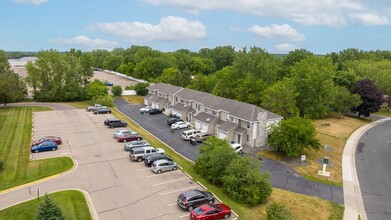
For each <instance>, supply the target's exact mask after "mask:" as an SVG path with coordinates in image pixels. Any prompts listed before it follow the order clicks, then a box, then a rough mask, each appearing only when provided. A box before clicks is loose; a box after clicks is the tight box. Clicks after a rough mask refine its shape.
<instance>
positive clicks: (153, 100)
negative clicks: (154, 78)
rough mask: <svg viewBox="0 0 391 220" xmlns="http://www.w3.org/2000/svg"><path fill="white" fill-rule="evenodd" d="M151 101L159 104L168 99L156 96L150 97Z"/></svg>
mask: <svg viewBox="0 0 391 220" xmlns="http://www.w3.org/2000/svg"><path fill="white" fill-rule="evenodd" d="M152 102H156V103H158V104H161V103H165V102H168V100H167V99H165V98H163V97H159V96H156V97H155V98H153V99H152Z"/></svg>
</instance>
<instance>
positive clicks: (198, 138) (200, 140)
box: [196, 133, 213, 143]
mask: <svg viewBox="0 0 391 220" xmlns="http://www.w3.org/2000/svg"><path fill="white" fill-rule="evenodd" d="M212 136H213V134H209V133H200V134H197V135H196V141H197V142H198V143H204V142H205V141H206V139H208V138H210V137H212Z"/></svg>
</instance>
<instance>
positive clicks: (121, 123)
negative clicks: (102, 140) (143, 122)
mask: <svg viewBox="0 0 391 220" xmlns="http://www.w3.org/2000/svg"><path fill="white" fill-rule="evenodd" d="M104 124H105V125H107V126H109V127H110V128H115V127H126V126H128V124H127V123H126V122H124V121H122V120H119V119H117V118H109V119H106V120H105V121H104Z"/></svg>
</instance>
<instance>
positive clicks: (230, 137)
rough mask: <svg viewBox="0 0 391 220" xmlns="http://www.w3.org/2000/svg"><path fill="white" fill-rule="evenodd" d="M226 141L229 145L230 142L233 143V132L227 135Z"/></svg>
mask: <svg viewBox="0 0 391 220" xmlns="http://www.w3.org/2000/svg"><path fill="white" fill-rule="evenodd" d="M226 139H227V141H228V142H230V143H231V141H235V137H234V132H233V131H231V132H229V133H228V134H227V137H226Z"/></svg>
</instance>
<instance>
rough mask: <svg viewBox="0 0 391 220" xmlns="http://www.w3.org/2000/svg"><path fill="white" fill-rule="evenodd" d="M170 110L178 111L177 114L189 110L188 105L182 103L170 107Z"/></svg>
mask: <svg viewBox="0 0 391 220" xmlns="http://www.w3.org/2000/svg"><path fill="white" fill-rule="evenodd" d="M172 109H174V110H176V111H178V112H184V111H187V110H189V109H190V106H189V105H184V104H182V103H177V104H175V105H174V106H172Z"/></svg>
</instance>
